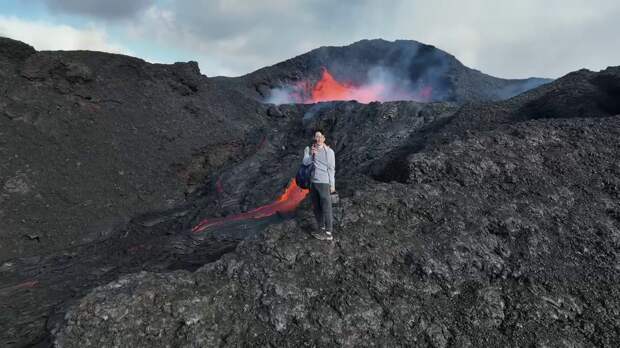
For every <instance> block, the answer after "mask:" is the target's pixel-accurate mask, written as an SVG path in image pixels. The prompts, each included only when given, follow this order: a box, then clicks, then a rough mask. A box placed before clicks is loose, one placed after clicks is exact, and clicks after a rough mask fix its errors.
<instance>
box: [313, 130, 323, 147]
mask: <svg viewBox="0 0 620 348" xmlns="http://www.w3.org/2000/svg"><path fill="white" fill-rule="evenodd" d="M314 141H315V142H316V143H317V144H319V145H322V144H323V142H325V136H324V135H323V134H321V132H316V133H314Z"/></svg>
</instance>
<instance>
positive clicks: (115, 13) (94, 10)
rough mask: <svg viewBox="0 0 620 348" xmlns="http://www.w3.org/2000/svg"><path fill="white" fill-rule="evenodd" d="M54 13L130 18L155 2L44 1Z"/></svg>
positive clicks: (118, 0) (151, 0)
mask: <svg viewBox="0 0 620 348" xmlns="http://www.w3.org/2000/svg"><path fill="white" fill-rule="evenodd" d="M44 2H45V3H46V4H47V5H48V7H49V8H50V9H51V10H53V11H58V12H64V13H70V14H78V15H86V16H90V17H95V18H104V19H119V18H130V17H133V16H134V15H136V14H137V13H139V12H140V11H142V10H144V9H146V8H147V7H148V6H150V5H152V4H153V3H154V2H155V0H129V1H127V0H44Z"/></svg>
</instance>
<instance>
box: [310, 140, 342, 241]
mask: <svg viewBox="0 0 620 348" xmlns="http://www.w3.org/2000/svg"><path fill="white" fill-rule="evenodd" d="M310 163H314V173H313V175H312V179H311V180H310V181H311V185H310V198H311V200H312V208H313V210H314V216H315V217H316V221H317V223H318V225H319V229H320V230H319V231H318V232H316V233H313V234H312V235H313V236H314V237H316V238H317V239H320V240H332V239H333V236H332V232H333V220H334V219H333V215H332V199H331V193H333V192H336V180H335V174H336V156H335V155H334V150H332V149H331V148H330V147H329V146H327V144H325V136H324V135H323V133H321V132H320V131H317V132H316V133H314V142H313V143H312V147H310V146H306V148H305V149H304V158H303V164H304V165H309V164H310Z"/></svg>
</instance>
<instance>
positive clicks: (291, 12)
mask: <svg viewBox="0 0 620 348" xmlns="http://www.w3.org/2000/svg"><path fill="white" fill-rule="evenodd" d="M619 19H620V1H618V0H590V1H586V0H544V1H541V0H518V1H515V0H510V1H503V0H468V1H465V0H460V1H459V0H433V1H417V0H410V1H406V0H382V1H370V0H357V1H354V0H338V1H336V0H314V1H312V0H2V1H1V5H0V36H8V37H11V38H14V39H18V40H21V41H25V42H27V43H29V44H31V45H33V46H34V47H35V48H36V49H38V50H73V49H90V50H101V51H108V52H117V53H124V54H129V55H133V56H137V57H140V58H143V59H145V60H147V61H151V62H163V63H172V62H175V61H188V60H195V61H198V63H199V64H200V69H201V71H202V73H204V74H206V75H207V76H215V75H227V76H237V75H242V74H245V73H248V72H251V71H253V70H256V69H258V68H261V67H263V66H268V65H272V64H275V63H277V62H280V61H282V60H285V59H288V58H291V57H294V56H296V55H299V54H302V53H304V52H307V51H309V50H311V49H313V48H317V47H320V46H325V45H336V46H342V45H347V44H350V43H353V42H355V41H358V40H361V39H373V38H383V39H386V40H396V39H412V40H417V41H421V42H424V43H427V44H431V45H434V46H436V47H438V48H441V49H443V50H445V51H447V52H449V53H451V54H453V55H455V56H456V57H457V58H458V59H459V60H461V61H462V62H463V63H464V64H465V65H467V66H469V67H472V68H475V69H478V70H481V71H483V72H485V73H488V74H491V75H495V76H499V77H508V78H524V77H530V76H540V77H554V78H555V77H559V76H562V75H564V74H566V73H568V72H570V71H573V70H577V69H580V68H588V69H591V70H600V69H604V68H605V67H607V66H611V65H620V24H619V23H618V21H619Z"/></svg>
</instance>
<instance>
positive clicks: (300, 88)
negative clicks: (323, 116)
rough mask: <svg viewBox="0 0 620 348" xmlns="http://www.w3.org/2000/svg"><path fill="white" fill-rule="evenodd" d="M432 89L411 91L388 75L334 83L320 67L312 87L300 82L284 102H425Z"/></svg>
mask: <svg viewBox="0 0 620 348" xmlns="http://www.w3.org/2000/svg"><path fill="white" fill-rule="evenodd" d="M388 76H389V77H388ZM432 91H433V90H432V87H430V86H422V87H417V88H413V87H411V86H410V85H408V84H407V83H405V82H403V81H402V79H400V80H399V79H398V78H396V77H394V76H392V75H390V74H384V75H383V78H375V79H370V80H369V81H368V82H366V83H364V84H361V85H356V84H353V83H350V82H343V81H338V80H336V78H334V76H333V75H332V74H331V73H330V72H329V70H327V68H325V67H323V72H322V73H321V79H320V80H318V81H317V82H316V83H311V82H309V81H301V82H298V83H296V84H295V85H294V86H292V87H291V90H289V92H288V93H289V94H288V96H287V97H284V101H285V102H295V103H318V102H327V101H336V100H356V101H357V102H359V103H364V104H367V103H370V102H373V101H380V102H385V101H394V100H416V101H421V102H427V101H430V100H431V99H432Z"/></svg>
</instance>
